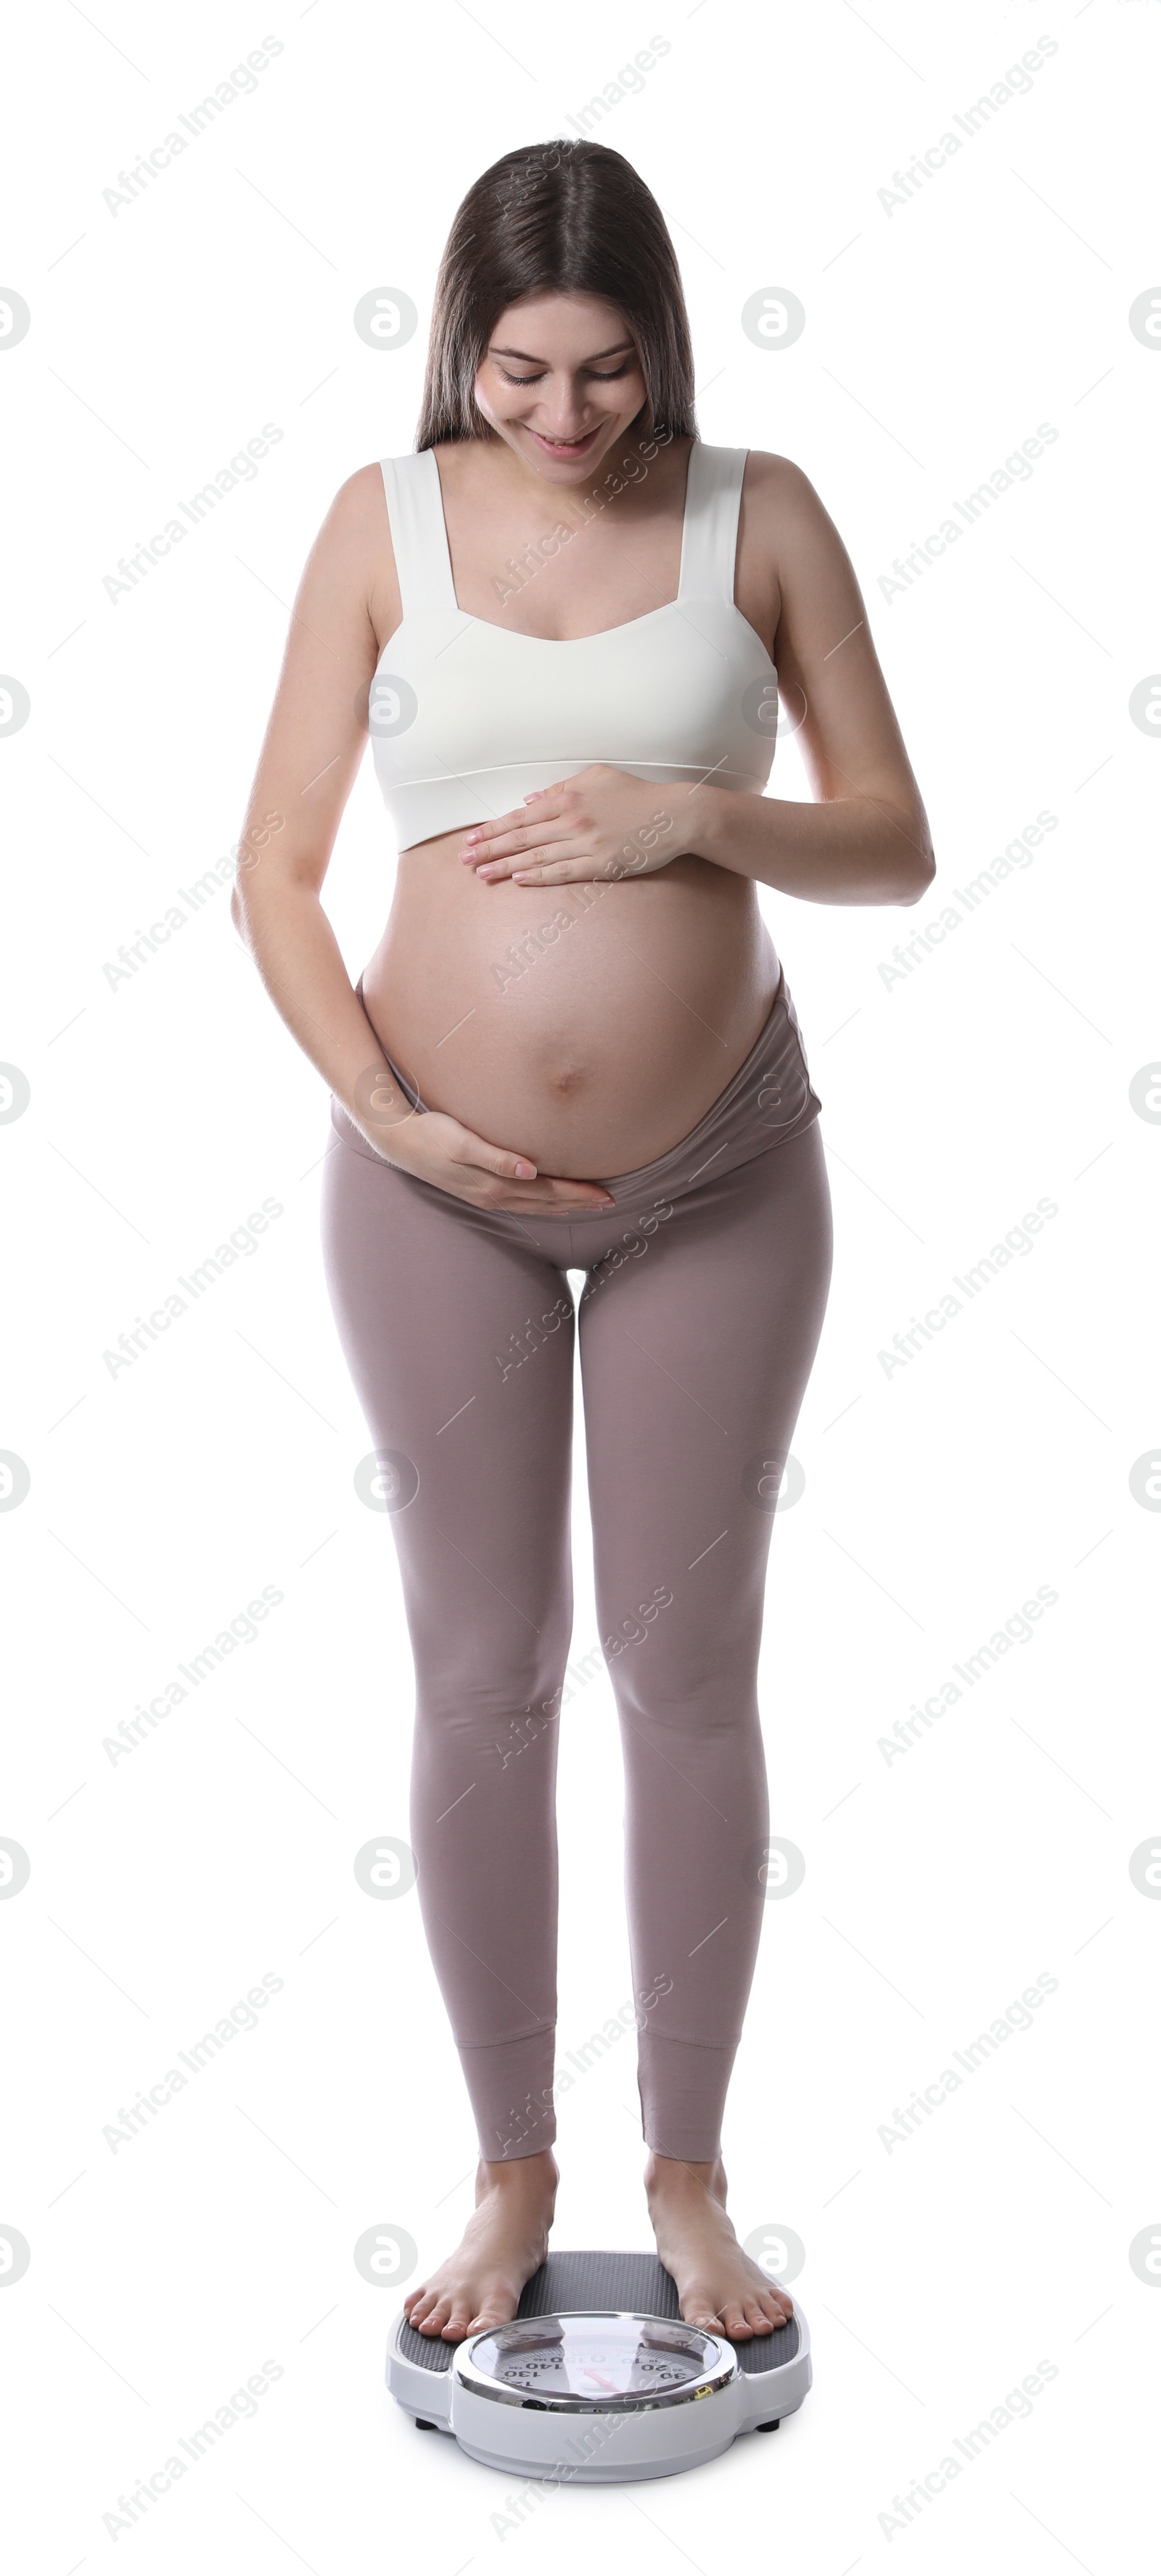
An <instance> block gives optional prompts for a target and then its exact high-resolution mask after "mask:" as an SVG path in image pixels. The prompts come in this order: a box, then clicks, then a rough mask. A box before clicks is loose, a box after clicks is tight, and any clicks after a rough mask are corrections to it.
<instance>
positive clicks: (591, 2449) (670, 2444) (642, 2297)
mask: <svg viewBox="0 0 1161 2576" xmlns="http://www.w3.org/2000/svg"><path fill="white" fill-rule="evenodd" d="M810 2382H811V2368H810V2334H809V2330H808V2327H807V2323H806V2319H805V2317H804V2316H803V2313H802V2310H801V2308H800V2307H799V2305H798V2302H797V2300H795V2305H794V2314H793V2316H792V2317H791V2318H790V2319H789V2320H788V2322H787V2323H786V2324H785V2325H784V2326H776V2327H775V2328H774V2331H773V2333H772V2334H768V2335H754V2336H753V2337H752V2338H751V2340H750V2341H749V2342H748V2343H739V2344H732V2343H728V2342H727V2341H726V2339H725V2337H724V2336H723V2335H715V2334H710V2333H709V2332H708V2331H707V2330H706V2328H705V2327H703V2326H691V2325H687V2324H686V2323H685V2320H684V2318H683V2317H682V2314H681V2309H680V2305H679V2302H678V2296H677V2289H676V2285H675V2283H674V2281H673V2280H672V2278H671V2276H670V2274H669V2273H668V2272H667V2271H666V2270H665V2269H664V2267H663V2265H662V2264H661V2263H659V2262H658V2260H657V2257H656V2255H655V2254H608V2253H602V2254H597V2253H571V2254H569V2253H560V2254H550V2255H549V2256H548V2258H547V2260H546V2261H545V2262H544V2263H542V2264H541V2266H540V2269H539V2271H538V2272H534V2273H533V2275H532V2278H531V2280H530V2281H527V2282H526V2283H525V2285H524V2289H523V2291H522V2292H521V2296H520V2305H519V2308H518V2309H517V2312H516V2315H515V2316H514V2317H513V2318H512V2320H511V2322H510V2323H509V2324H507V2325H502V2326H486V2327H485V2328H484V2329H483V2331H482V2332H481V2333H479V2334H474V2335H468V2336H466V2337H465V2339H464V2341H463V2343H459V2344H452V2343H445V2342H444V2341H443V2340H442V2338H441V2337H440V2336H439V2335H421V2334H419V2333H418V2332H417V2330H416V2328H415V2327H414V2326H412V2325H410V2324H409V2323H408V2320H407V2317H406V2315H405V2314H404V2312H403V2311H402V2310H401V2311H400V2313H399V2315H398V2316H397V2318H396V2320H395V2324H394V2326H393V2327H392V2330H391V2339H390V2343H389V2346H388V2351H387V2386H388V2388H389V2389H390V2392H391V2395H392V2396H393V2397H394V2398H395V2399H396V2401H397V2403H398V2404H399V2405H400V2406H401V2407H402V2408H403V2409H404V2411H405V2413H406V2414H408V2415H411V2416H413V2417H414V2420H415V2422H416V2424H417V2426H418V2427H419V2430H420V2431H421V2432H425V2433H430V2432H437V2433H449V2434H450V2435H451V2436H452V2438H453V2439H454V2440H455V2441H457V2442H458V2443H459V2446H460V2449H461V2450H462V2451H466V2452H467V2455H468V2457H469V2459H472V2460H478V2461H480V2462H481V2463H482V2465H483V2466H484V2467H485V2468H489V2469H502V2470H504V2471H505V2473H506V2474H508V2475H511V2476H521V2477H533V2478H544V2479H546V2480H548V2481H549V2482H551V2483H553V2484H556V2483H560V2484H562V2485H563V2484H569V2483H571V2482H572V2481H573V2480H575V2481H576V2482H577V2484H578V2485H581V2486H585V2485H587V2486H594V2485H597V2486H601V2485H604V2486H612V2485H616V2484H619V2483H621V2482H622V2481H624V2480H627V2479H630V2478H669V2477H674V2476H676V2475H677V2474H678V2472H679V2471H680V2470H682V2469H696V2468H700V2467H701V2466H702V2465H703V2463H704V2462H705V2461H706V2460H715V2459H717V2458H718V2456H719V2454H720V2453H721V2452H722V2451H728V2449H729V2447H730V2444H731V2442H733V2441H735V2440H736V2439H737V2436H738V2434H739V2433H772V2432H774V2431H775V2429H776V2427H777V2426H778V2425H779V2424H780V2423H781V2421H782V2418H783V2416H784V2415H792V2414H793V2413H794V2411H795V2409H796V2407H799V2406H801V2404H802V2401H803V2398H804V2397H805V2395H806V2392H807V2390H808V2388H809V2387H810Z"/></svg>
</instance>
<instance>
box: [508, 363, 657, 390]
mask: <svg viewBox="0 0 1161 2576" xmlns="http://www.w3.org/2000/svg"><path fill="white" fill-rule="evenodd" d="M546 372H547V371H546V369H545V368H543V367H541V368H539V369H538V370H537V372H536V374H535V375H533V376H514V375H513V374H512V373H511V370H510V369H509V368H508V367H501V369H500V373H501V375H502V376H503V379H504V382H505V384H506V385H538V384H539V383H540V379H541V376H543V375H544V374H545V373H546ZM581 372H582V374H584V375H588V376H591V378H592V381H593V383H594V384H595V385H615V384H616V383H617V380H618V378H619V377H620V376H625V375H627V374H628V372H629V361H628V359H625V360H624V361H623V362H622V364H621V365H620V366H619V367H614V368H612V370H611V371H610V373H609V374H607V375H605V374H602V373H601V371H600V369H599V368H597V367H586V368H583V369H582V371H581Z"/></svg>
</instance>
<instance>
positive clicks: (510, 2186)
mask: <svg viewBox="0 0 1161 2576" xmlns="http://www.w3.org/2000/svg"><path fill="white" fill-rule="evenodd" d="M559 2181H560V2171H559V2167H558V2165H557V2161H556V2158H555V2156H554V2155H553V2152H552V2149H551V2147H540V2148H538V2149H537V2152H536V2154H535V2155H534V2156H508V2157H506V2158H504V2160H503V2161H502V2162H500V2163H497V2164H489V2162H488V2160H487V2158H486V2157H483V2156H482V2157H481V2158H480V2165H479V2186H480V2188H481V2190H484V2191H505V2192H512V2193H516V2194H518V2195H519V2196H520V2197H521V2198H522V2199H538V2198H541V2197H543V2196H546V2195H547V2196H548V2197H550V2198H551V2197H553V2196H554V2195H555V2192H556V2187H557V2184H558V2183H559Z"/></svg>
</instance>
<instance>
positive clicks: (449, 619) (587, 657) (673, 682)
mask: <svg viewBox="0 0 1161 2576" xmlns="http://www.w3.org/2000/svg"><path fill="white" fill-rule="evenodd" d="M746 455H747V450H746V449H745V448H744V447H705V446H703V444H702V442H701V440H700V439H695V441H694V443H693V446H692V447H691V449H690V451H689V468H688V481H687V485H686V496H685V519H684V523H683V527H682V538H681V574H680V580H679V584H678V592H677V597H676V599H672V600H669V601H667V602H666V605H665V606H664V607H663V608H651V609H649V610H647V612H646V614H645V616H644V617H632V618H630V619H628V620H627V622H626V623H625V624H623V625H621V626H610V627H607V628H606V629H605V630H604V632H603V633H602V634H599V635H577V636H568V637H565V638H562V639H557V638H554V637H548V636H542V635H522V634H520V633H518V632H517V631H516V629H514V628H512V627H507V626H498V625H496V624H495V622H494V621H493V620H492V619H490V618H484V617H469V616H468V615H467V613H466V612H465V610H463V609H462V608H460V607H459V605H458V603H457V600H456V595H455V585H454V583H453V580H452V568H451V555H450V552H449V549H448V541H447V524H446V521H445V519H444V512H443V493H442V488H441V485H440V479H439V467H438V465H437V463H436V459H435V454H434V451H433V450H432V449H431V448H425V449H423V451H422V452H421V453H420V454H419V455H418V456H394V457H390V456H388V457H384V458H383V461H382V473H383V488H384V491H385V493H386V496H387V514H388V518H389V520H390V523H391V542H392V545H393V547H394V550H395V568H396V572H397V574H398V578H399V591H400V597H401V600H402V604H403V617H402V622H401V624H400V625H398V626H397V627H396V629H395V633H394V634H393V635H392V636H391V637H390V638H389V640H388V642H387V643H386V644H385V645H384V648H383V652H382V654H381V656H380V659H379V663H378V667H377V669H376V672H375V676H374V679H373V680H372V682H371V690H370V699H369V706H368V720H369V726H370V733H371V739H372V742H373V744H374V759H375V768H376V770H377V772H378V777H379V783H380V786H381V787H382V790H383V796H384V801H385V803H386V806H387V811H388V814H389V816H390V819H391V822H392V825H393V827H394V833H395V842H396V847H397V849H400V850H407V849H410V848H411V847H412V846H413V845H414V843H415V842H417V841H426V840H430V839H432V838H433V837H434V835H435V834H436V833H439V832H452V831H459V830H461V829H464V830H466V829H467V827H468V825H469V824H472V823H481V822H488V821H491V820H492V819H493V818H494V817H495V816H496V815H498V814H507V813H510V812H511V811H512V810H513V808H514V807H516V806H518V805H519V804H521V803H522V801H523V799H524V798H525V797H526V796H527V795H529V794H530V793H531V792H532V790H533V789H534V788H541V787H551V786H554V785H555V784H556V782H557V781H558V780H559V779H562V778H568V777H571V776H573V775H574V773H575V772H576V771H577V770H579V769H584V768H587V766H588V764H589V762H590V761H607V762H608V763H610V764H611V766H613V767H615V768H618V769H627V770H629V771H631V772H632V774H633V776H634V777H636V778H648V779H655V780H656V781H657V783H658V785H659V786H665V785H667V784H676V783H677V782H679V781H686V782H688V783H689V784H691V785H692V784H695V783H697V782H698V781H700V780H702V779H704V778H713V779H714V780H715V781H716V782H717V783H718V784H719V785H720V786H723V787H736V788H743V789H749V790H750V791H751V792H752V793H753V794H755V795H760V794H761V791H762V789H763V788H764V786H765V785H766V781H767V779H768V778H769V775H770V766H771V762H772V761H773V758H774V736H775V731H776V728H777V721H778V680H777V674H776V672H775V669H774V664H773V662H772V661H771V659H770V656H769V654H768V653H767V651H766V647H765V645H764V644H763V643H762V642H761V640H760V638H759V637H758V636H757V635H756V634H755V632H754V629H753V627H752V626H751V625H750V623H749V620H748V619H747V618H745V617H743V615H742V612H741V610H740V608H737V607H735V605H734V565H735V558H736V554H737V543H738V506H739V502H740V499H741V491H742V475H743V472H744V469H745V463H746ZM578 533H583V532H581V531H578Z"/></svg>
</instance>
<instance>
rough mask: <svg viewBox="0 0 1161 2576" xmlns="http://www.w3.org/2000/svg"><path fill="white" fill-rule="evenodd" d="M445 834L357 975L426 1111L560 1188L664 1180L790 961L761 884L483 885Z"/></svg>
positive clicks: (379, 1028) (709, 872)
mask: <svg viewBox="0 0 1161 2576" xmlns="http://www.w3.org/2000/svg"><path fill="white" fill-rule="evenodd" d="M462 845H463V835H462V833H460V832H451V833H446V834H443V835H441V837H440V838H439V839H438V840H434V841H427V842H422V843H420V844H419V845H418V847H417V848H415V849H412V850H407V851H405V852H404V853H403V855H402V857H401V858H400V861H399V873H398V879H397V884H396V892H395V901H394V904H393V906H392V910H391V917H390V919H389V921H388V924H387V928H386V930H385V932H384V934H383V938H382V940H381V941H380V944H379V947H378V948H377V950H376V952H375V955H374V957H373V958H372V959H371V962H370V964H369V965H368V966H367V968H366V970H365V972H364V976H363V998H364V1004H365V1007H366V1010H367V1013H368V1017H369V1018H370V1020H371V1022H372V1025H373V1027H374V1028H375V1030H376V1032H377V1034H378V1036H379V1038H380V1041H381V1043H382V1045H383V1046H384V1048H385V1049H386V1051H387V1053H388V1054H389V1055H390V1056H391V1057H392V1058H393V1059H394V1061H395V1063H396V1064H397V1065H398V1066H399V1068H400V1070H401V1071H402V1072H404V1073H406V1074H407V1075H408V1076H409V1078H410V1080H411V1081H412V1082H413V1083H414V1085H415V1087H416V1089H417V1090H418V1092H419V1095H420V1097H421V1099H422V1100H423V1101H424V1103H425V1104H426V1106H427V1108H428V1109H442V1110H446V1111H448V1112H450V1114H451V1115H452V1116H453V1117H456V1118H458V1119H460V1120H461V1121H462V1122H463V1124H464V1126H466V1127H469V1128H471V1130H472V1132H473V1133H474V1134H475V1135H477V1136H482V1137H484V1138H485V1139H486V1140H487V1142H488V1143H489V1144H493V1145H503V1146H505V1147H507V1148H510V1149H511V1150H512V1151H514V1152H519V1153H524V1154H527V1155H528V1156H529V1158H530V1159H531V1161H532V1162H534V1163H535V1164H536V1166H537V1169H538V1170H539V1171H541V1172H545V1173H554V1174H556V1175H557V1176H558V1177H559V1178H561V1179H569V1180H585V1179H597V1178H612V1177H613V1176H614V1175H615V1174H616V1173H618V1172H628V1171H634V1170H636V1169H637V1168H638V1166H639V1165H641V1164H642V1163H649V1162H653V1161H654V1160H655V1159H656V1157H657V1156H658V1155H660V1154H664V1153H667V1152H668V1151H669V1149H670V1147H671V1146H673V1145H676V1144H678V1143H680V1140H681V1138H682V1137H683V1136H686V1135H688V1133H689V1130H690V1128H691V1127H694V1126H696V1125H697V1122H698V1120H699V1119H700V1118H702V1117H704V1115H705V1113H706V1111H707V1109H708V1108H709V1107H710V1106H711V1104H712V1102H713V1101H714V1100H716V1099H717V1096H718V1094H719V1092H720V1091H723V1090H724V1089H725V1086H726V1084H727V1083H728V1082H729V1081H730V1080H731V1079H732V1076H733V1075H734V1074H735V1073H736V1072H737V1070H738V1067H739V1065H741V1064H743V1063H744V1061H745V1059H746V1057H747V1055H748V1054H749V1052H750V1049H751V1047H752V1046H753V1044H754V1041H755V1039H756V1038H757V1036H758V1034H759V1031H760V1030H761V1028H762V1025H763V1023H764V1021H765V1020H766V1018H767V1017H768V1015H769V1011H770V1006H771V1003H772V1001H773V998H774V992H775V989H776V986H777V982H778V960H777V957H776V956H775V953H774V948H773V944H772V942H771V940H770V937H769V934H768V932H767V930H766V927H765V924H764V922H763V920H762V916H761V913H760V911H759V909H758V900H757V893H756V889H755V887H754V885H753V883H752V882H751V880H750V879H749V878H746V877H738V876H733V875H731V874H730V873H729V872H728V871H726V870H725V869H721V868H714V867H711V866H710V865H709V863H708V862H707V861H705V860H703V859H697V858H692V857H683V858H679V859H674V860H671V861H670V864H669V866H668V867H666V868H662V869H660V870H658V871H657V873H656V874H654V875H652V876H646V877H639V878H631V879H626V880H623V881H621V882H618V883H603V882H601V881H599V880H598V881H593V882H590V883H581V884H575V885H565V886H552V887H545V886H514V885H512V884H511V883H509V882H508V881H506V880H502V881H501V882H500V883H498V884H496V885H488V884H485V883H483V882H482V881H481V880H480V879H479V878H477V877H476V876H475V874H474V872H473V871H472V870H471V869H469V868H465V867H464V866H463V865H462V863H461V860H460V856H459V853H460V850H461V848H462Z"/></svg>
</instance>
